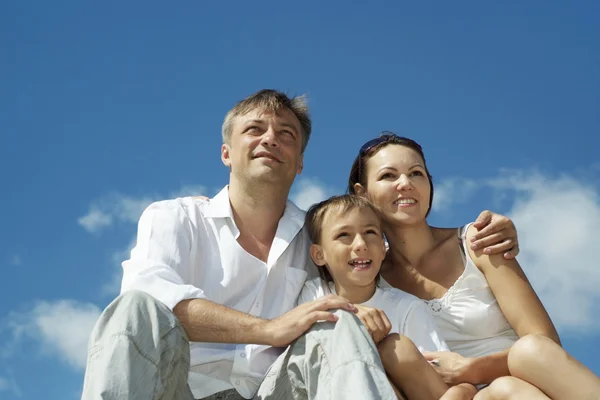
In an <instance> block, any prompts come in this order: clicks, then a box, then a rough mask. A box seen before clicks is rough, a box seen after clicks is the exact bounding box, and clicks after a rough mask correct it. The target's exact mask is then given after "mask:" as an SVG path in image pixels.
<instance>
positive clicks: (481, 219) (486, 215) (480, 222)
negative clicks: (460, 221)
mask: <svg viewBox="0 0 600 400" xmlns="http://www.w3.org/2000/svg"><path fill="white" fill-rule="evenodd" d="M491 220H492V213H491V211H488V210H485V211H482V212H481V214H479V216H478V217H477V219H476V220H475V222H473V226H474V227H475V228H477V230H479V229H481V228H483V227H484V226H486V225H487V224H489V223H490V221H491Z"/></svg>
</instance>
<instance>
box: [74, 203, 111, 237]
mask: <svg viewBox="0 0 600 400" xmlns="http://www.w3.org/2000/svg"><path fill="white" fill-rule="evenodd" d="M77 222H78V223H79V225H81V226H83V228H84V229H85V230H86V231H88V232H92V233H94V232H98V231H99V230H101V229H103V228H106V227H107V226H110V225H112V222H113V220H112V216H111V215H110V214H106V213H104V212H102V211H100V210H98V208H96V207H92V208H90V211H89V212H88V213H87V214H86V215H84V216H83V217H80V218H79V219H77Z"/></svg>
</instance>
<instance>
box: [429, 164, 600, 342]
mask: <svg viewBox="0 0 600 400" xmlns="http://www.w3.org/2000/svg"><path fill="white" fill-rule="evenodd" d="M592 174H593V169H592ZM438 187H439V188H440V190H438ZM477 190H487V191H490V190H491V191H493V193H494V198H495V199H502V204H503V205H508V208H507V209H506V211H503V212H504V213H506V215H508V216H509V217H511V218H512V219H513V221H514V222H515V224H516V226H517V229H518V233H519V244H520V249H521V252H520V254H519V257H518V259H519V263H520V264H521V266H522V267H523V269H524V270H525V272H526V274H527V276H528V277H529V279H530V281H531V283H532V285H533V287H534V288H535V290H536V292H537V293H538V295H539V296H540V298H541V299H542V301H543V303H544V305H545V307H546V309H547V310H548V312H549V313H550V316H551V317H552V319H553V321H554V323H555V324H556V325H557V326H558V327H559V329H560V330H561V331H569V332H578V333H585V332H590V331H599V330H600V320H599V319H598V318H597V313H598V311H600V306H599V305H598V304H600V291H598V287H600V268H599V267H598V261H597V256H596V254H595V253H596V252H595V249H596V248H597V247H598V245H599V244H600V188H599V187H598V185H594V184H592V183H590V182H589V181H588V180H584V179H580V178H575V177H572V176H568V175H560V176H549V175H545V174H542V173H539V172H536V171H516V170H502V171H500V173H499V175H498V176H497V177H494V178H490V179H487V180H478V181H473V180H470V179H461V178H455V179H451V180H447V181H443V182H441V183H440V184H437V185H436V196H438V192H439V193H440V200H439V201H440V202H441V203H440V204H441V205H440V204H438V207H439V208H438V210H446V209H448V208H450V207H451V206H453V205H456V204H459V203H461V202H466V200H467V198H468V197H470V196H473V195H474V194H475V193H476V192H477Z"/></svg>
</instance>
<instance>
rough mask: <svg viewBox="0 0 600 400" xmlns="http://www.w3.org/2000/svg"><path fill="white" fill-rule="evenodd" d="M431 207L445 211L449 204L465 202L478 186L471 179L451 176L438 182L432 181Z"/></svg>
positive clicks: (437, 210) (438, 210) (434, 209)
mask: <svg viewBox="0 0 600 400" xmlns="http://www.w3.org/2000/svg"><path fill="white" fill-rule="evenodd" d="M434 185H435V186H434V192H433V205H432V207H431V208H432V209H433V211H436V212H441V211H446V210H448V209H449V208H450V207H451V206H453V205H455V204H459V203H464V202H466V201H467V200H468V199H469V198H470V197H471V196H472V195H473V193H474V192H475V191H476V190H477V187H478V186H479V185H478V183H477V182H476V181H475V180H473V179H465V178H451V179H445V180H443V181H442V182H440V183H435V182H434Z"/></svg>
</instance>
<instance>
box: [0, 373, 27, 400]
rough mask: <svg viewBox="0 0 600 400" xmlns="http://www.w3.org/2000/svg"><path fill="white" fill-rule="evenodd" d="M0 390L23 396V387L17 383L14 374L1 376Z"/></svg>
mask: <svg viewBox="0 0 600 400" xmlns="http://www.w3.org/2000/svg"><path fill="white" fill-rule="evenodd" d="M0 392H9V393H11V394H13V395H14V396H16V397H21V396H23V392H22V391H21V388H20V387H19V386H18V385H17V382H16V381H15V378H13V377H12V376H9V377H2V376H0Z"/></svg>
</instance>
